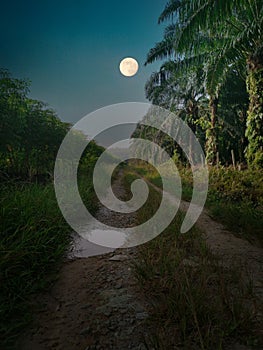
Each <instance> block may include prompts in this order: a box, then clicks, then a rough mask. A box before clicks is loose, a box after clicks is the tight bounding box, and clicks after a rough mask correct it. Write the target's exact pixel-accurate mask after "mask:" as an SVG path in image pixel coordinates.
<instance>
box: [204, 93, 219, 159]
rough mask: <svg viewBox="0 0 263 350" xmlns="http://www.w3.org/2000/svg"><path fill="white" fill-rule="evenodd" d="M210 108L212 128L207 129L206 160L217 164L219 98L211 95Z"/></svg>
mask: <svg viewBox="0 0 263 350" xmlns="http://www.w3.org/2000/svg"><path fill="white" fill-rule="evenodd" d="M209 108H210V113H211V116H210V118H211V120H210V128H208V129H207V131H206V161H207V164H210V165H215V164H216V154H217V150H218V137H217V122H218V120H217V109H218V98H217V97H213V96H210V102H209Z"/></svg>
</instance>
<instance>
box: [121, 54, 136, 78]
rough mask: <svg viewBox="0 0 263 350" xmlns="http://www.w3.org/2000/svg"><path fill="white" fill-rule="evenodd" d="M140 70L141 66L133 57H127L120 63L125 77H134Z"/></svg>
mask: <svg viewBox="0 0 263 350" xmlns="http://www.w3.org/2000/svg"><path fill="white" fill-rule="evenodd" d="M138 69H139V64H138V62H137V61H136V60H135V59H134V58H132V57H126V58H124V59H123V60H122V61H121V63H120V71H121V74H123V75H125V77H132V76H134V75H135V74H136V73H137V72H138Z"/></svg>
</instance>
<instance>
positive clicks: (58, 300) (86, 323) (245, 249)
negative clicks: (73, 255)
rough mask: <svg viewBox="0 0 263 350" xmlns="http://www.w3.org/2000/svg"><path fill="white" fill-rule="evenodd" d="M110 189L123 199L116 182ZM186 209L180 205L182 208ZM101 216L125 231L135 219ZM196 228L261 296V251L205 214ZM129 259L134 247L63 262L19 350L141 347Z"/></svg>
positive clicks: (142, 305) (144, 331)
mask: <svg viewBox="0 0 263 350" xmlns="http://www.w3.org/2000/svg"><path fill="white" fill-rule="evenodd" d="M154 187H155V186H154ZM155 188H156V187H155ZM156 189H157V190H158V191H160V189H158V188H156ZM113 190H114V192H115V193H116V194H117V195H118V196H119V197H122V196H123V194H124V189H123V187H122V184H121V179H120V178H119V179H118V180H117V181H115V183H114V185H113ZM187 206H188V203H187V202H182V206H181V208H182V209H183V210H187ZM100 216H101V217H103V221H104V222H105V223H108V224H114V223H116V222H118V223H120V222H121V223H122V225H123V226H124V227H125V226H131V225H132V222H134V220H135V217H133V216H132V215H128V216H127V215H126V216H125V217H124V216H122V215H121V214H114V215H113V214H112V213H109V212H107V210H105V208H103V207H101V208H100V209H99V212H98V217H100ZM197 225H198V226H199V227H200V228H201V230H202V231H203V232H204V233H205V236H206V241H207V243H208V245H209V246H210V247H211V249H212V251H213V252H215V253H216V254H219V255H221V256H223V257H224V260H225V261H229V263H230V264H231V261H232V260H233V259H240V261H241V263H242V264H244V265H247V266H248V268H249V269H251V270H252V271H253V280H254V285H255V288H256V293H257V294H258V295H259V296H260V297H263V269H262V267H263V264H262V263H263V250H262V249H260V248H257V247H255V246H253V245H251V244H250V243H249V242H247V241H244V240H242V239H239V238H237V237H235V236H234V235H233V234H232V233H230V232H228V231H226V230H225V229H224V227H223V226H222V225H221V224H219V223H217V222H215V221H214V220H212V219H211V218H210V217H209V215H208V212H207V211H206V210H205V211H204V212H203V213H202V215H201V216H200V218H199V220H198V223H197ZM133 259H136V249H135V248H129V249H123V250H116V251H114V252H110V253H107V254H104V255H100V256H96V257H95V256H94V257H89V258H77V259H73V260H67V261H66V262H65V264H64V265H63V267H62V269H61V272H60V276H59V279H58V281H57V282H56V283H55V285H54V286H53V288H52V289H51V291H50V292H49V293H46V294H43V295H41V296H39V297H38V300H37V303H36V306H35V308H36V309H35V315H36V316H35V322H34V325H33V326H32V328H31V329H29V330H28V332H27V333H26V334H25V335H24V336H23V337H22V338H21V339H20V341H19V345H18V347H19V349H22V350H31V349H32V350H35V349H36V350H49V349H55V350H62V349H63V350H75V349H76V350H77V349H78V350H88V349H101V350H102V349H105V350H108V349H115V350H126V349H134V350H135V349H137V350H139V349H146V347H145V346H144V344H143V341H144V339H145V338H147V337H148V334H150V329H149V328H147V327H148V326H147V323H146V318H147V311H146V310H147V309H148V307H149V306H148V305H147V304H146V302H145V299H144V298H143V297H142V296H141V294H140V291H139V290H138V287H137V285H136V281H135V279H134V277H133V275H132V273H131V268H130V264H131V262H132V260H133Z"/></svg>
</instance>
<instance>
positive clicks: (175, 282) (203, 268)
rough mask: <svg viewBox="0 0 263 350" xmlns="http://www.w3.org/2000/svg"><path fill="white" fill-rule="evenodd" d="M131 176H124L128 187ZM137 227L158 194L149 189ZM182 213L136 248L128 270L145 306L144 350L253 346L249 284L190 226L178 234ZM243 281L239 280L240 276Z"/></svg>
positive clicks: (155, 205)
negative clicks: (146, 330)
mask: <svg viewBox="0 0 263 350" xmlns="http://www.w3.org/2000/svg"><path fill="white" fill-rule="evenodd" d="M135 178H136V175H134V174H133V175H131V174H128V175H126V182H127V183H128V184H130V183H131V182H132V181H133V180H134V179H135ZM147 203H148V204H147V205H144V206H143V207H142V208H141V209H140V210H139V211H138V215H137V219H138V223H141V222H144V221H145V218H147V217H151V216H152V214H153V213H154V212H155V211H156V210H157V208H158V206H159V203H160V194H159V193H158V192H156V191H155V190H154V189H153V188H150V193H149V198H148V201H147ZM183 216H184V215H183V214H182V213H179V214H178V215H176V218H175V219H174V220H173V222H172V223H171V224H170V226H169V227H168V228H167V229H166V230H165V231H164V232H163V233H162V234H161V235H159V236H158V237H157V238H155V239H153V240H151V241H150V242H148V243H146V244H144V245H141V246H139V247H138V259H136V261H135V262H134V263H133V267H134V272H135V274H136V276H137V279H138V281H139V283H140V286H141V288H142V290H143V292H144V294H145V297H146V299H147V301H148V302H149V304H150V308H149V315H150V316H149V319H148V322H149V324H150V327H151V329H154V333H153V334H152V335H151V336H150V338H147V339H145V345H146V347H147V349H152V348H153V349H158V350H166V349H177V348H178V349H217V350H220V349H225V347H226V345H230V348H231V344H236V343H239V344H242V343H243V344H249V345H252V346H253V345H258V330H259V325H258V324H257V323H256V318H255V309H254V305H253V302H254V297H253V284H252V282H251V280H250V279H249V278H248V279H247V280H246V282H244V280H245V279H244V278H241V272H240V269H239V268H238V266H235V262H234V261H233V264H232V266H231V268H229V267H226V266H224V265H223V264H222V261H220V259H219V258H218V257H216V256H215V255H213V254H212V253H211V251H210V250H209V249H208V247H207V246H206V244H205V241H204V239H203V238H202V236H201V234H200V232H199V231H198V230H197V229H196V228H195V227H194V228H193V229H191V230H190V231H189V232H188V233H186V234H180V233H179V232H180V227H181V224H182V222H183ZM243 277H244V276H243Z"/></svg>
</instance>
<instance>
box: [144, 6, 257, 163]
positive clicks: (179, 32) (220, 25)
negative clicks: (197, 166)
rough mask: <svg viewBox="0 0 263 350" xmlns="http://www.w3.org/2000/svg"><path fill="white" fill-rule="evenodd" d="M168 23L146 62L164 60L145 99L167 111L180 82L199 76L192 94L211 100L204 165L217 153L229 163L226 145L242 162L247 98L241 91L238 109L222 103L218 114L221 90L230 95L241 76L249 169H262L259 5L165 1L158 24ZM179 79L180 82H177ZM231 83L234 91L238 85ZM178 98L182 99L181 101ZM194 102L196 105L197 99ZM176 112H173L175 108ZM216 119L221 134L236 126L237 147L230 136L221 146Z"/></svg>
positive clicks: (213, 159)
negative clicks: (239, 137)
mask: <svg viewBox="0 0 263 350" xmlns="http://www.w3.org/2000/svg"><path fill="white" fill-rule="evenodd" d="M167 20H172V24H169V25H168V26H167V27H166V29H165V32H164V38H163V40H162V41H161V42H159V43H157V44H156V45H155V47H153V48H152V49H151V50H150V51H149V53H148V56H147V61H146V64H148V63H152V62H153V61H155V60H164V59H166V60H167V61H166V62H165V63H164V64H163V65H162V68H161V70H160V72H157V73H154V74H153V75H152V77H151V78H150V79H149V81H148V83H147V84H146V94H147V97H148V98H149V99H150V100H151V101H153V102H154V103H157V104H160V105H161V106H166V108H171V109H172V108H174V100H176V99H177V96H180V95H181V96H182V93H183V91H184V88H185V81H188V80H189V76H191V72H192V71H193V70H198V71H199V72H201V76H203V81H202V82H197V84H196V85H194V84H192V85H193V86H194V87H195V90H196V91H198V88H199V91H201V90H202V89H203V88H205V91H204V93H203V94H204V96H206V97H209V99H210V116H211V123H210V124H209V123H206V125H205V124H204V123H203V122H202V124H203V125H205V127H206V129H205V132H206V151H207V160H208V163H211V164H215V160H216V153H217V152H218V149H219V150H220V153H223V157H222V158H223V159H221V160H222V161H223V162H224V161H225V162H228V160H225V158H227V157H229V154H230V152H228V153H227V154H228V156H225V152H224V146H225V145H227V147H231V148H230V150H231V149H234V150H236V151H237V153H238V155H239V159H240V161H241V160H243V153H244V149H245V147H246V141H245V131H244V125H245V120H244V119H246V118H244V111H243V107H244V106H245V105H246V104H247V97H246V96H244V93H243V92H242V91H240V95H239V102H238V104H239V106H237V104H235V105H234V106H233V103H231V104H229V103H226V104H223V105H222V107H221V111H220V98H221V95H222V94H224V93H225V91H231V90H230V89H231V85H233V84H231V81H232V80H234V81H236V82H238V81H240V78H244V77H245V76H246V77H247V93H248V94H249V101H250V103H249V109H248V105H247V106H246V110H248V123H247V131H246V136H247V138H248V143H249V145H248V148H247V152H246V156H247V160H248V162H249V165H252V166H253V167H255V166H256V167H261V166H262V104H263V103H262V98H263V97H262V86H263V84H262V66H263V61H262V57H263V55H262V52H263V46H262V43H263V37H262V25H263V5H262V1H260V0H255V1H248V0H242V1H237V0H234V1H227V0H225V1H216V0H209V1H206V0H201V1H200V0H193V1H188V0H183V1H177V0H170V1H168V3H167V5H166V7H165V9H164V11H163V13H162V14H161V15H160V18H159V23H160V22H164V21H167ZM171 67H172V72H173V73H172V74H171ZM180 76H181V77H182V79H181V80H180V79H178V77H180ZM244 79H245V78H244ZM235 85H236V86H235V87H237V85H238V84H235ZM241 85H243V84H241ZM201 94H202V92H201ZM181 99H182V101H185V99H184V97H181ZM218 99H219V105H218V106H216V108H215V104H214V101H215V100H218ZM194 101H195V102H197V97H195V98H194ZM241 106H243V107H242V110H240V107H241ZM217 107H218V108H217ZM175 108H177V109H178V106H175ZM220 112H222V113H220ZM233 112H234V113H233ZM204 114H207V111H206V112H205V113H204ZM204 114H203V115H202V113H199V116H197V118H196V120H197V124H200V123H199V119H202V120H203V118H204ZM240 116H241V118H240ZM219 117H220V118H221V120H223V121H224V123H223V130H226V129H228V131H230V130H229V128H228V124H229V125H230V126H231V125H232V126H235V127H236V128H237V133H239V134H240V132H241V133H242V134H241V140H242V143H241V146H240V145H239V142H238V139H237V136H236V135H235V134H236V133H234V135H233V132H231V133H229V132H228V137H229V136H230V138H231V140H230V142H227V143H225V142H224V140H225V138H226V137H225V136H226V135H225V133H223V134H222V135H221V134H220V128H221V127H222V123H221V125H220V122H219V123H218V120H219V119H218V118H219ZM229 121H230V122H229ZM229 134H230V135H229Z"/></svg>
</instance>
